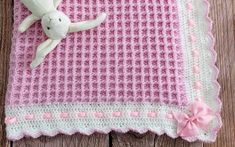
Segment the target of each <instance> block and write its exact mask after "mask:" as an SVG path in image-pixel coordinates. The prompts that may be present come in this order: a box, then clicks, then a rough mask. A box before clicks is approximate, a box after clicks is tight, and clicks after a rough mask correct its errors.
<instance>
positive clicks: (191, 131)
mask: <svg viewBox="0 0 235 147" xmlns="http://www.w3.org/2000/svg"><path fill="white" fill-rule="evenodd" d="M190 110H191V114H190V115H189V114H185V113H182V112H181V113H174V112H173V116H174V119H176V120H177V122H178V125H177V134H178V135H180V136H181V137H191V136H195V135H197V134H198V132H199V129H206V128H207V126H208V124H209V123H210V121H211V120H212V119H213V117H214V115H213V113H212V110H211V109H210V108H209V107H208V106H207V105H206V104H205V103H203V102H200V101H195V102H194V103H193V104H192V105H191V107H190Z"/></svg>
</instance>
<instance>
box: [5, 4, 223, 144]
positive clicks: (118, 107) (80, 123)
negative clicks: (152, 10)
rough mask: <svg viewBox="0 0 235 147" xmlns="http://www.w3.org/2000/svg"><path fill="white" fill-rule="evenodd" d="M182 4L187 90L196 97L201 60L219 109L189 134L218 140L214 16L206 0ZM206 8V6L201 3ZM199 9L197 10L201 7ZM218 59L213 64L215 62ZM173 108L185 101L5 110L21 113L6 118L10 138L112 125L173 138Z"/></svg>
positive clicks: (209, 95) (208, 95) (210, 99)
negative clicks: (196, 55)
mask: <svg viewBox="0 0 235 147" xmlns="http://www.w3.org/2000/svg"><path fill="white" fill-rule="evenodd" d="M177 2H178V9H179V14H180V30H181V41H182V47H183V51H184V55H185V56H184V57H185V59H187V60H186V62H185V71H186V72H185V76H186V82H187V83H188V84H186V85H187V87H186V89H187V96H188V98H189V101H190V102H191V103H192V102H193V101H194V98H195V93H194V89H193V88H192V87H193V82H194V80H195V78H191V77H194V75H193V72H192V70H191V67H192V65H193V64H194V63H198V64H199V65H200V67H201V68H202V69H204V71H203V72H202V73H203V75H200V76H199V77H196V78H198V79H200V80H201V81H203V85H207V86H205V87H204V90H203V91H202V92H201V93H200V95H201V96H202V97H204V101H205V103H207V105H209V106H210V107H211V109H212V110H214V111H215V112H216V115H217V117H216V119H214V120H213V122H212V123H211V126H210V129H209V130H208V131H207V132H205V131H203V130H201V131H200V133H199V134H198V136H196V137H192V138H184V139H185V140H188V141H195V140H197V139H198V140H201V141H205V142H212V141H215V138H216V133H217V131H218V129H219V128H220V127H221V124H222V123H221V118H220V114H219V113H220V109H221V103H220V101H219V99H218V92H219V85H218V83H217V81H216V79H217V75H218V70H217V69H216V67H215V66H214V64H215V58H216V55H215V52H214V51H213V44H214V39H213V37H212V36H211V35H210V34H211V21H210V20H209V19H208V11H209V3H208V1H207V0H179V1H177ZM187 3H192V4H193V6H194V9H195V11H193V13H192V14H191V13H188V12H187V9H186V4H187ZM202 8H204V9H203V10H204V11H203V10H202V11H201V9H202ZM197 10H198V11H197ZM189 18H192V19H195V20H196V23H197V24H198V25H196V27H195V29H194V30H193V32H194V33H195V35H196V37H198V38H200V41H199V42H198V43H197V44H196V46H194V45H192V44H190V41H189V38H188V34H189V32H188V31H189V28H188V24H187V23H188V19H189ZM194 47H197V48H199V49H200V52H201V54H200V59H199V60H197V61H194V60H192V57H191V49H192V48H194ZM212 65H213V66H212ZM137 110H138V111H139V112H141V113H140V116H139V117H131V116H130V112H132V111H137ZM83 111H84V112H89V113H88V114H87V117H86V118H77V117H76V112H83ZM113 111H122V112H125V113H123V115H122V117H120V118H114V117H112V115H111V114H112V112H113ZM149 111H156V112H157V117H154V118H149V117H147V112H149ZM171 111H174V112H176V111H185V112H187V109H186V108H185V107H181V108H176V107H175V106H166V105H164V106H163V105H159V104H153V103H143V104H137V103H127V104H121V103H119V104H109V103H106V104H104V103H100V104H95V103H91V104H85V103H84V104H82V103H80V104H53V105H33V106H17V107H7V106H6V110H5V113H6V116H7V117H11V116H14V115H16V116H17V122H15V123H14V124H7V127H6V130H7V137H8V139H10V140H18V139H21V138H22V137H24V136H31V137H34V138H36V137H39V136H41V135H47V136H54V135H56V134H58V133H64V134H69V135H71V134H74V133H76V132H80V133H82V134H87V135H90V134H92V133H94V132H101V133H108V132H110V131H111V130H115V131H118V132H127V131H129V130H133V131H136V132H139V133H144V132H146V131H148V130H150V131H152V132H154V133H156V134H158V135H161V134H163V133H166V134H167V135H168V136H170V137H172V138H176V137H178V135H177V134H176V122H175V121H174V120H172V119H168V118H167V117H166V115H167V113H168V112H171ZM45 112H52V114H53V116H54V117H55V119H53V120H44V119H42V115H43V114H44V113H45ZM61 112H68V113H69V114H70V118H68V119H61V118H59V117H58V116H59V115H60V113H61ZM96 112H102V113H104V114H105V117H104V118H99V119H98V118H96V117H95V116H94V114H95V113H96ZM26 114H35V116H36V118H37V119H35V120H30V121H27V120H25V119H24V118H25V115H26Z"/></svg>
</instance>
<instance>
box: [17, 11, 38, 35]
mask: <svg viewBox="0 0 235 147" xmlns="http://www.w3.org/2000/svg"><path fill="white" fill-rule="evenodd" d="M39 19H40V18H38V17H36V16H34V15H33V14H31V15H29V16H27V17H26V18H25V19H24V20H23V22H22V23H21V24H20V26H19V28H18V30H19V31H20V32H22V33H23V32H24V31H26V30H27V29H28V28H29V27H30V26H31V25H33V24H34V23H35V22H36V21H38V20H39Z"/></svg>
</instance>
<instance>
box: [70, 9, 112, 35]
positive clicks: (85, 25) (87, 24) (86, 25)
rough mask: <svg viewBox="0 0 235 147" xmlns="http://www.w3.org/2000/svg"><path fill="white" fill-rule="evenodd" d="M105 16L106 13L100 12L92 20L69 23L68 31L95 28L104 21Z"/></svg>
mask: <svg viewBox="0 0 235 147" xmlns="http://www.w3.org/2000/svg"><path fill="white" fill-rule="evenodd" d="M106 17H107V15H106V13H101V14H100V15H98V16H97V18H96V19H94V20H87V21H82V22H77V23H71V25H70V28H69V32H79V31H84V30H89V29H92V28H95V27H97V26H99V25H100V24H101V23H102V22H104V20H105V19H106Z"/></svg>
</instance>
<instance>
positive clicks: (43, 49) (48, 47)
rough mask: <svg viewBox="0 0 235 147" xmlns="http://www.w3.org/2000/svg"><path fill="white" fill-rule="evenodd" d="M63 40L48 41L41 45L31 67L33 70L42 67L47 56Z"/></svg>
mask: <svg viewBox="0 0 235 147" xmlns="http://www.w3.org/2000/svg"><path fill="white" fill-rule="evenodd" d="M60 41H61V40H51V39H47V40H46V41H45V42H43V43H42V44H40V45H39V46H38V48H37V52H36V57H35V59H34V60H33V62H32V63H31V64H30V67H31V68H32V69H33V68H35V67H37V66H38V65H40V64H41V63H42V62H43V60H44V58H45V57H46V55H48V54H49V53H50V52H51V51H52V50H53V49H54V48H55V47H56V46H57V45H58V44H59V43H60Z"/></svg>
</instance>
